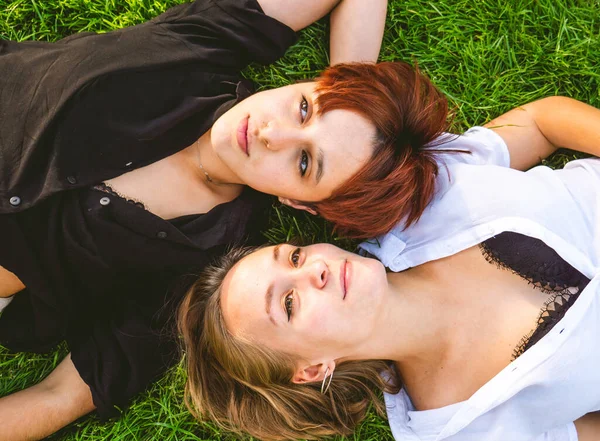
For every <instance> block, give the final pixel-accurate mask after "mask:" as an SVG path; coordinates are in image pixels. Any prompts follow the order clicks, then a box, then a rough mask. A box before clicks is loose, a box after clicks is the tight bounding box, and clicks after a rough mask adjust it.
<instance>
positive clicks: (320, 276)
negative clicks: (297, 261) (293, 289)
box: [304, 259, 329, 289]
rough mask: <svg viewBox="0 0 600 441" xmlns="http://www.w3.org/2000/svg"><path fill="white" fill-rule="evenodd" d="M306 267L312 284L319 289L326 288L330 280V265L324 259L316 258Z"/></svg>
mask: <svg viewBox="0 0 600 441" xmlns="http://www.w3.org/2000/svg"><path fill="white" fill-rule="evenodd" d="M304 268H305V270H306V271H307V272H308V277H307V278H308V281H309V283H310V284H311V285H312V286H314V287H315V288H317V289H323V288H325V286H326V285H327V281H328V280H329V267H328V266H327V264H326V263H325V262H324V261H323V260H321V259H319V260H315V261H313V262H311V263H310V264H308V265H304Z"/></svg>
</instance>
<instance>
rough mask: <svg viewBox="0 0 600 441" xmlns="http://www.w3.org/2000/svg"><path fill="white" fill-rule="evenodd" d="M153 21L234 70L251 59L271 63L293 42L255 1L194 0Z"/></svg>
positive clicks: (282, 26) (285, 29)
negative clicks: (207, 51)
mask: <svg viewBox="0 0 600 441" xmlns="http://www.w3.org/2000/svg"><path fill="white" fill-rule="evenodd" d="M157 22H158V23H159V24H161V25H163V26H164V27H165V28H166V29H168V30H169V32H171V33H172V34H173V35H174V36H176V37H177V38H179V39H181V40H182V41H184V42H185V43H186V45H187V46H188V47H189V48H190V49H192V50H194V51H200V52H203V51H205V50H207V49H209V50H211V51H213V53H214V54H215V55H216V56H214V57H213V59H214V60H215V61H216V62H217V63H219V64H222V65H223V66H226V67H234V68H235V69H238V70H239V69H242V68H244V67H245V66H246V65H247V64H249V63H251V62H254V61H256V62H259V63H263V64H269V63H272V62H273V61H275V60H277V59H278V58H280V57H281V56H283V55H284V54H285V51H286V50H287V49H288V48H289V47H290V46H291V45H292V44H294V43H295V41H296V33H295V32H294V31H293V30H292V29H291V28H289V27H288V26H287V25H285V24H283V23H281V22H279V21H277V20H276V19H274V18H272V17H269V16H267V15H265V14H264V12H263V11H262V9H261V7H260V5H259V4H258V2H257V1H256V0H197V1H196V2H194V3H188V4H184V5H181V6H178V7H175V8H172V9H170V10H169V11H167V12H165V13H164V14H163V15H161V16H160V17H158V19H157Z"/></svg>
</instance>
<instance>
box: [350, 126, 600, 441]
mask: <svg viewBox="0 0 600 441" xmlns="http://www.w3.org/2000/svg"><path fill="white" fill-rule="evenodd" d="M466 135H467V137H468V138H469V141H471V142H473V141H475V142H476V141H477V140H478V139H479V140H480V141H481V143H482V144H483V145H487V146H489V145H493V144H494V143H496V144H495V145H496V146H498V144H497V142H498V140H499V139H500V141H501V138H499V137H498V135H496V134H495V133H493V132H491V131H489V130H487V129H482V128H477V129H476V130H475V131H473V130H471V131H469V132H467V134H466ZM462 139H463V137H459V138H457V139H456V140H454V141H452V142H453V143H460V142H462ZM502 144H503V143H502ZM450 148H458V147H457V146H453V147H450ZM483 150H484V151H485V149H483ZM501 150H502V149H501ZM504 150H506V146H504ZM449 156H451V155H449ZM454 156H456V155H454ZM459 156H460V157H462V156H463V155H459ZM507 156H508V155H507V154H506V157H507ZM479 157H480V158H485V155H479ZM461 160H462V159H461V158H455V159H453V160H452V161H451V162H450V161H445V163H446V166H445V167H444V168H442V169H441V170H440V174H439V176H438V183H439V188H440V192H439V193H438V195H437V196H436V197H435V199H434V201H433V202H432V204H431V205H430V206H429V207H428V208H427V210H426V211H425V212H424V213H423V216H422V217H421V219H420V220H419V221H418V222H417V223H416V224H415V225H413V226H411V227H409V228H407V229H405V230H403V229H402V228H403V227H402V226H401V225H399V226H398V227H396V228H395V229H394V230H393V231H391V232H390V233H388V234H386V235H384V236H382V237H379V238H378V240H377V241H372V242H370V243H363V244H361V247H362V248H364V249H366V250H367V251H369V252H370V253H372V254H374V255H375V256H377V257H378V258H379V259H380V260H382V261H383V263H384V264H385V265H386V266H388V267H389V268H390V269H391V270H393V271H401V270H404V269H406V268H409V267H412V266H415V265H419V264H421V263H424V262H427V261H430V260H435V259H439V258H442V257H445V256H449V255H452V254H455V253H457V252H460V251H462V250H464V249H466V248H469V247H471V246H474V245H476V244H479V243H481V242H483V241H484V240H486V239H488V238H490V237H492V236H494V235H495V234H498V233H501V232H503V231H514V232H518V233H521V234H526V235H528V236H532V237H535V238H538V239H541V240H542V241H544V242H545V243H546V244H547V245H549V246H550V247H552V248H553V249H554V250H555V251H556V252H557V253H558V254H559V255H560V256H561V257H562V258H563V259H565V260H566V261H567V262H568V263H569V264H570V265H572V266H573V267H574V268H576V269H578V270H579V271H580V272H582V273H583V274H584V275H586V276H587V277H589V278H590V279H591V282H590V283H589V285H588V286H587V287H586V289H585V290H583V292H582V293H581V294H580V296H579V298H578V299H577V301H576V302H575V304H574V305H573V306H572V307H571V308H570V309H569V310H568V311H567V313H566V314H565V316H564V317H563V319H562V320H561V321H560V322H559V323H558V324H557V325H555V326H554V328H553V329H552V330H551V331H550V332H549V333H548V334H547V335H545V336H544V337H543V338H542V339H541V340H540V341H539V342H538V343H536V344H535V345H533V346H532V347H531V348H530V349H528V350H527V351H526V352H525V353H523V354H522V355H521V356H520V357H519V358H517V359H516V360H515V361H513V362H512V363H510V365H508V366H507V367H506V368H505V369H503V370H502V371H501V372H500V373H499V374H498V375H496V376H495V377H494V378H493V379H492V380H490V381H489V382H488V383H486V384H485V385H484V386H483V387H481V388H480V389H479V390H478V391H477V392H476V393H475V394H474V395H473V396H472V397H471V398H469V399H468V400H467V401H464V402H461V403H456V404H453V405H451V406H446V407H444V408H441V409H433V410H428V411H416V410H415V409H414V407H413V406H412V404H411V402H410V398H409V397H408V395H407V394H406V393H405V392H404V391H400V392H399V393H398V394H396V395H390V394H385V400H386V405H387V411H388V418H389V422H390V426H391V429H392V433H393V434H394V437H395V438H396V439H397V440H402V441H417V440H418V441H434V440H436V441H437V440H451V441H480V440H486V441H527V440H535V441H576V440H577V433H576V431H575V427H574V425H573V423H572V422H573V421H574V420H576V419H577V418H579V417H580V416H582V415H584V414H586V413H588V412H592V411H596V410H600V338H599V337H600V299H599V296H600V160H599V159H584V160H577V161H573V162H570V163H569V164H567V166H566V167H565V169H564V170H557V171H552V170H550V169H549V168H547V167H544V166H539V167H536V168H534V169H531V170H529V171H528V172H519V171H515V170H511V169H508V168H506V165H508V161H507V160H505V161H504V162H501V161H498V162H495V163H496V164H500V165H502V166H497V165H483V166H482V165H473V162H472V163H471V164H469V163H467V161H463V162H462V163H461ZM491 162H494V161H493V160H492V161H491ZM474 163H475V164H477V163H479V164H481V162H474ZM442 171H443V172H442Z"/></svg>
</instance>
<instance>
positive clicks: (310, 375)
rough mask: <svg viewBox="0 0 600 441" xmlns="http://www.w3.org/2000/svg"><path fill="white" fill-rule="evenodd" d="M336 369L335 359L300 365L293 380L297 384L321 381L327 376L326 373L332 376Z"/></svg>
mask: <svg viewBox="0 0 600 441" xmlns="http://www.w3.org/2000/svg"><path fill="white" fill-rule="evenodd" d="M334 370H335V361H329V362H327V363H319V364H312V365H304V366H300V367H299V368H298V369H297V370H296V373H295V374H294V378H292V381H293V382H294V383H297V384H302V383H314V382H320V381H323V379H324V378H325V373H327V376H330V375H332V374H333V371H334Z"/></svg>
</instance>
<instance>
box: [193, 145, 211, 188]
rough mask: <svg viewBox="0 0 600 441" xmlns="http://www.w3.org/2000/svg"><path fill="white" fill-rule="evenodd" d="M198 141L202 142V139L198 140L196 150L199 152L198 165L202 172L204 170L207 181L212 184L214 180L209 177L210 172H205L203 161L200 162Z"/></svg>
mask: <svg viewBox="0 0 600 441" xmlns="http://www.w3.org/2000/svg"><path fill="white" fill-rule="evenodd" d="M198 141H200V139H197V140H196V142H195V144H196V150H197V152H198V165H199V166H200V170H202V171H203V172H204V176H206V180H207V181H208V182H211V183H212V181H213V180H212V178H211V177H210V176H209V175H208V172H207V171H206V170H204V167H203V166H202V161H200V146H199V145H198Z"/></svg>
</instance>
